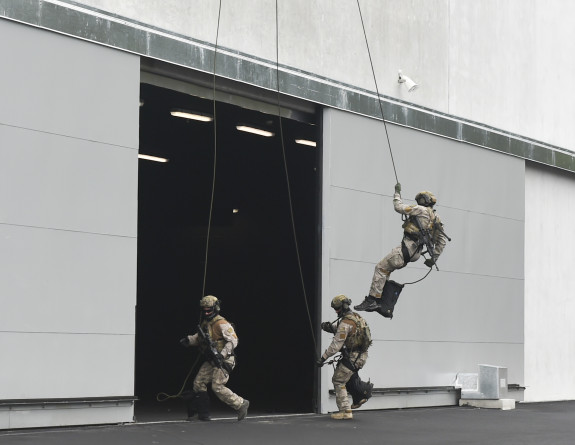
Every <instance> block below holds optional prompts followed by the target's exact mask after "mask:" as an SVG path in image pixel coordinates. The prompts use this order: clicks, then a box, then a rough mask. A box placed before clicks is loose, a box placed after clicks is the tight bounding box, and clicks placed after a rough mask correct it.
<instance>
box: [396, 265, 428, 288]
mask: <svg viewBox="0 0 575 445" xmlns="http://www.w3.org/2000/svg"><path fill="white" fill-rule="evenodd" d="M432 270H433V268H431V267H430V268H429V270H428V271H427V273H426V274H425V275H424V276H423V278H420V279H419V280H417V281H411V282H410V283H403V285H404V286H406V285H408V284H415V283H419V282H420V281H422V280H424V279H425V278H427V276H428V275H429V274H430V273H431V271H432Z"/></svg>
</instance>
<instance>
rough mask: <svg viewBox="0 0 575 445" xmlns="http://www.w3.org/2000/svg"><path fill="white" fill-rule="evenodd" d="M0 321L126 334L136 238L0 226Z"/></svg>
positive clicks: (22, 328)
mask: <svg viewBox="0 0 575 445" xmlns="http://www.w3.org/2000/svg"><path fill="white" fill-rule="evenodd" d="M0 239H2V240H3V241H2V255H0V283H1V284H0V289H1V291H0V292H1V295H2V311H0V326H1V328H0V329H1V330H3V331H14V332H69V333H79V334H83V333H101V334H133V333H134V329H135V322H134V311H135V306H136V280H135V276H136V247H137V241H136V239H135V238H128V237H120V236H104V235H93V234H89V233H81V232H70V231H63V230H51V229H36V228H30V227H19V226H11V225H6V224H0Z"/></svg>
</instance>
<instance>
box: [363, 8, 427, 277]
mask: <svg viewBox="0 0 575 445" xmlns="http://www.w3.org/2000/svg"><path fill="white" fill-rule="evenodd" d="M356 1H357V9H358V11H359V18H360V19H361V27H362V29H363V36H364V38H365V46H366V48H367V54H368V56H369V64H370V66H371V74H372V76H373V82H374V84H375V92H376V93H377V102H378V104H379V111H380V113H381V120H382V121H383V127H384V128H385V136H386V138H387V146H388V147H389V155H390V156H391V165H392V166H393V173H394V174H395V182H396V183H399V179H398V177H397V170H396V168H395V161H394V159H393V151H392V150H391V142H390V141H389V133H388V131H387V125H386V123H385V116H384V114H383V106H382V105H381V97H380V95H379V88H378V86H377V78H376V77H375V69H374V68H373V60H372V58H371V51H370V50H369V43H368V41H367V33H366V31H365V24H364V22H363V15H362V13H361V6H360V4H359V0H356ZM431 270H432V269H431V268H429V271H428V272H427V273H426V274H425V275H424V276H423V278H420V279H419V280H417V281H412V282H410V283H403V285H404V286H405V285H406V284H415V283H419V282H420V281H421V280H423V279H425V278H427V276H428V275H429V273H430V272H431Z"/></svg>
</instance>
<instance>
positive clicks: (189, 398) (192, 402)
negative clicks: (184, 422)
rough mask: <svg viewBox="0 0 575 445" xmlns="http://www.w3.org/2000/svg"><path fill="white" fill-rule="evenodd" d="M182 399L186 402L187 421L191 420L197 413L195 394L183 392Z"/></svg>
mask: <svg viewBox="0 0 575 445" xmlns="http://www.w3.org/2000/svg"><path fill="white" fill-rule="evenodd" d="M182 399H184V401H185V402H186V410H187V412H188V420H193V419H194V416H195V415H196V414H197V413H198V408H197V393H195V392H194V391H184V392H183V393H182Z"/></svg>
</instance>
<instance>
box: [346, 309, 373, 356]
mask: <svg viewBox="0 0 575 445" xmlns="http://www.w3.org/2000/svg"><path fill="white" fill-rule="evenodd" d="M341 322H342V323H349V324H351V325H352V329H351V332H350V333H349V335H348V336H347V338H346V339H345V343H344V346H345V347H346V348H347V350H348V351H349V352H366V351H367V349H368V348H369V347H370V346H371V331H370V330H369V326H368V325H367V323H366V322H365V320H364V319H363V318H361V316H360V315H359V314H356V313H355V312H349V313H348V314H346V315H344V317H343V318H342V319H341Z"/></svg>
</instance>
